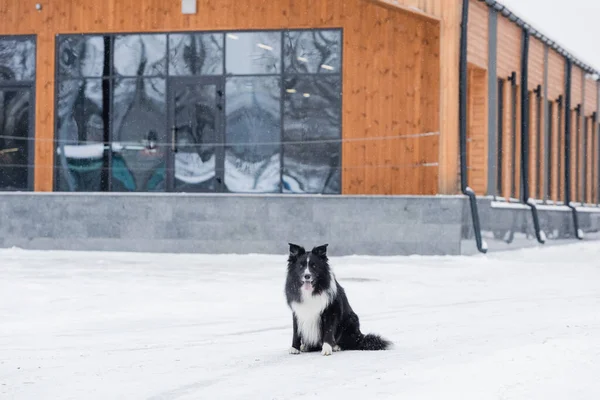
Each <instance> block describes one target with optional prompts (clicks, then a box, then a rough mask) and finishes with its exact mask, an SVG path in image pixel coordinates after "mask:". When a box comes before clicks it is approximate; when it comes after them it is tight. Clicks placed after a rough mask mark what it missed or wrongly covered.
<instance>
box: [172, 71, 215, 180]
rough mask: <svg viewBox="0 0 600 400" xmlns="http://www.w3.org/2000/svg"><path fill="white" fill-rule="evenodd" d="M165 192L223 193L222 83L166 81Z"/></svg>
mask: <svg viewBox="0 0 600 400" xmlns="http://www.w3.org/2000/svg"><path fill="white" fill-rule="evenodd" d="M170 83H171V84H170V88H171V93H170V100H169V104H170V113H169V114H170V122H171V136H170V139H171V146H170V147H171V160H170V165H171V168H169V171H170V174H169V177H168V178H169V189H170V190H171V191H175V192H220V191H222V190H223V129H222V125H223V118H222V115H223V81H222V79H220V78H197V77H194V78H177V79H174V80H172V81H171V82H170Z"/></svg>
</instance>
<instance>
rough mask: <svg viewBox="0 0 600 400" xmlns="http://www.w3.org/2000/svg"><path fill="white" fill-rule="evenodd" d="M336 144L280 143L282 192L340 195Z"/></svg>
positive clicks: (337, 147)
mask: <svg viewBox="0 0 600 400" xmlns="http://www.w3.org/2000/svg"><path fill="white" fill-rule="evenodd" d="M340 151H341V147H340V144H339V143H323V142H317V143H310V142H309V143H305V144H298V143H293V144H284V146H283V178H282V179H283V192H284V193H330V194H331V193H340V182H341V175H340Z"/></svg>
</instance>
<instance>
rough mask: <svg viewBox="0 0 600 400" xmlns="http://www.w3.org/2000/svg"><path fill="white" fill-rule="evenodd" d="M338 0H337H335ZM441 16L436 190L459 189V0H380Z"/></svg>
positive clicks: (445, 191)
mask: <svg viewBox="0 0 600 400" xmlns="http://www.w3.org/2000/svg"><path fill="white" fill-rule="evenodd" d="M338 1H339V0H338ZM382 1H386V2H388V3H390V4H396V5H399V6H401V7H403V8H408V9H412V10H415V12H419V13H424V14H427V15H430V16H434V17H436V18H439V19H440V24H441V27H440V35H441V40H440V90H441V97H440V133H441V135H440V139H439V186H438V192H439V193H442V194H454V193H457V192H458V191H459V189H460V171H459V163H458V160H459V157H458V151H459V148H458V73H459V71H458V61H459V55H460V54H459V43H460V22H461V6H462V0H382Z"/></svg>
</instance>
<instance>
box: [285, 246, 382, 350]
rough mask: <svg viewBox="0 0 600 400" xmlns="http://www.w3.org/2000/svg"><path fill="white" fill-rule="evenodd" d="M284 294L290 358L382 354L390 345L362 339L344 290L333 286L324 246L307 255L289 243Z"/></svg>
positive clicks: (375, 338)
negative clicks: (290, 329)
mask: <svg viewBox="0 0 600 400" xmlns="http://www.w3.org/2000/svg"><path fill="white" fill-rule="evenodd" d="M289 245H290V254H289V258H288V270H287V279H286V282H285V294H286V297H287V303H288V306H289V307H290V308H291V310H292V315H293V329H294V333H293V338H292V347H291V348H290V354H300V352H301V351H319V350H321V354H323V355H325V356H328V355H331V354H332V352H334V351H339V350H385V349H388V348H389V347H390V346H391V344H392V343H391V342H389V341H388V340H385V339H382V338H381V337H380V336H378V335H374V334H367V335H364V334H363V333H361V331H360V323H359V321H358V316H357V315H356V314H355V313H354V311H352V307H350V303H348V298H347V297H346V292H345V291H344V288H342V286H341V285H340V284H339V283H338V282H337V280H336V279H335V276H334V274H333V271H332V270H331V267H330V266H329V262H328V258H327V245H326V244H324V245H322V246H318V247H315V248H313V249H312V250H311V251H310V252H307V251H306V250H304V248H303V247H302V246H298V245H296V244H292V243H289Z"/></svg>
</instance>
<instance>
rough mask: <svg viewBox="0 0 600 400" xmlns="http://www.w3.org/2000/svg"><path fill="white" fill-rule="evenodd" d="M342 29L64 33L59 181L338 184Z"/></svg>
mask: <svg viewBox="0 0 600 400" xmlns="http://www.w3.org/2000/svg"><path fill="white" fill-rule="evenodd" d="M341 36H342V34H341V30H331V29H327V30H297V31H245V32H237V31H232V32H191V33H172V34H159V33H152V34H116V35H106V36H93V35H92V36H82V35H77V36H75V35H65V36H60V37H59V40H58V43H57V46H58V49H57V50H58V61H59V66H58V68H57V80H58V83H57V103H58V106H57V119H56V120H57V131H56V136H57V139H58V140H57V142H58V144H57V169H58V172H57V174H56V175H57V176H56V189H57V190H68V191H99V190H100V191H101V190H113V191H223V192H254V193H281V192H284V193H288V192H295V193H339V192H340V180H341V179H340V155H341V140H340V139H341V43H342V37H341Z"/></svg>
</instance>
